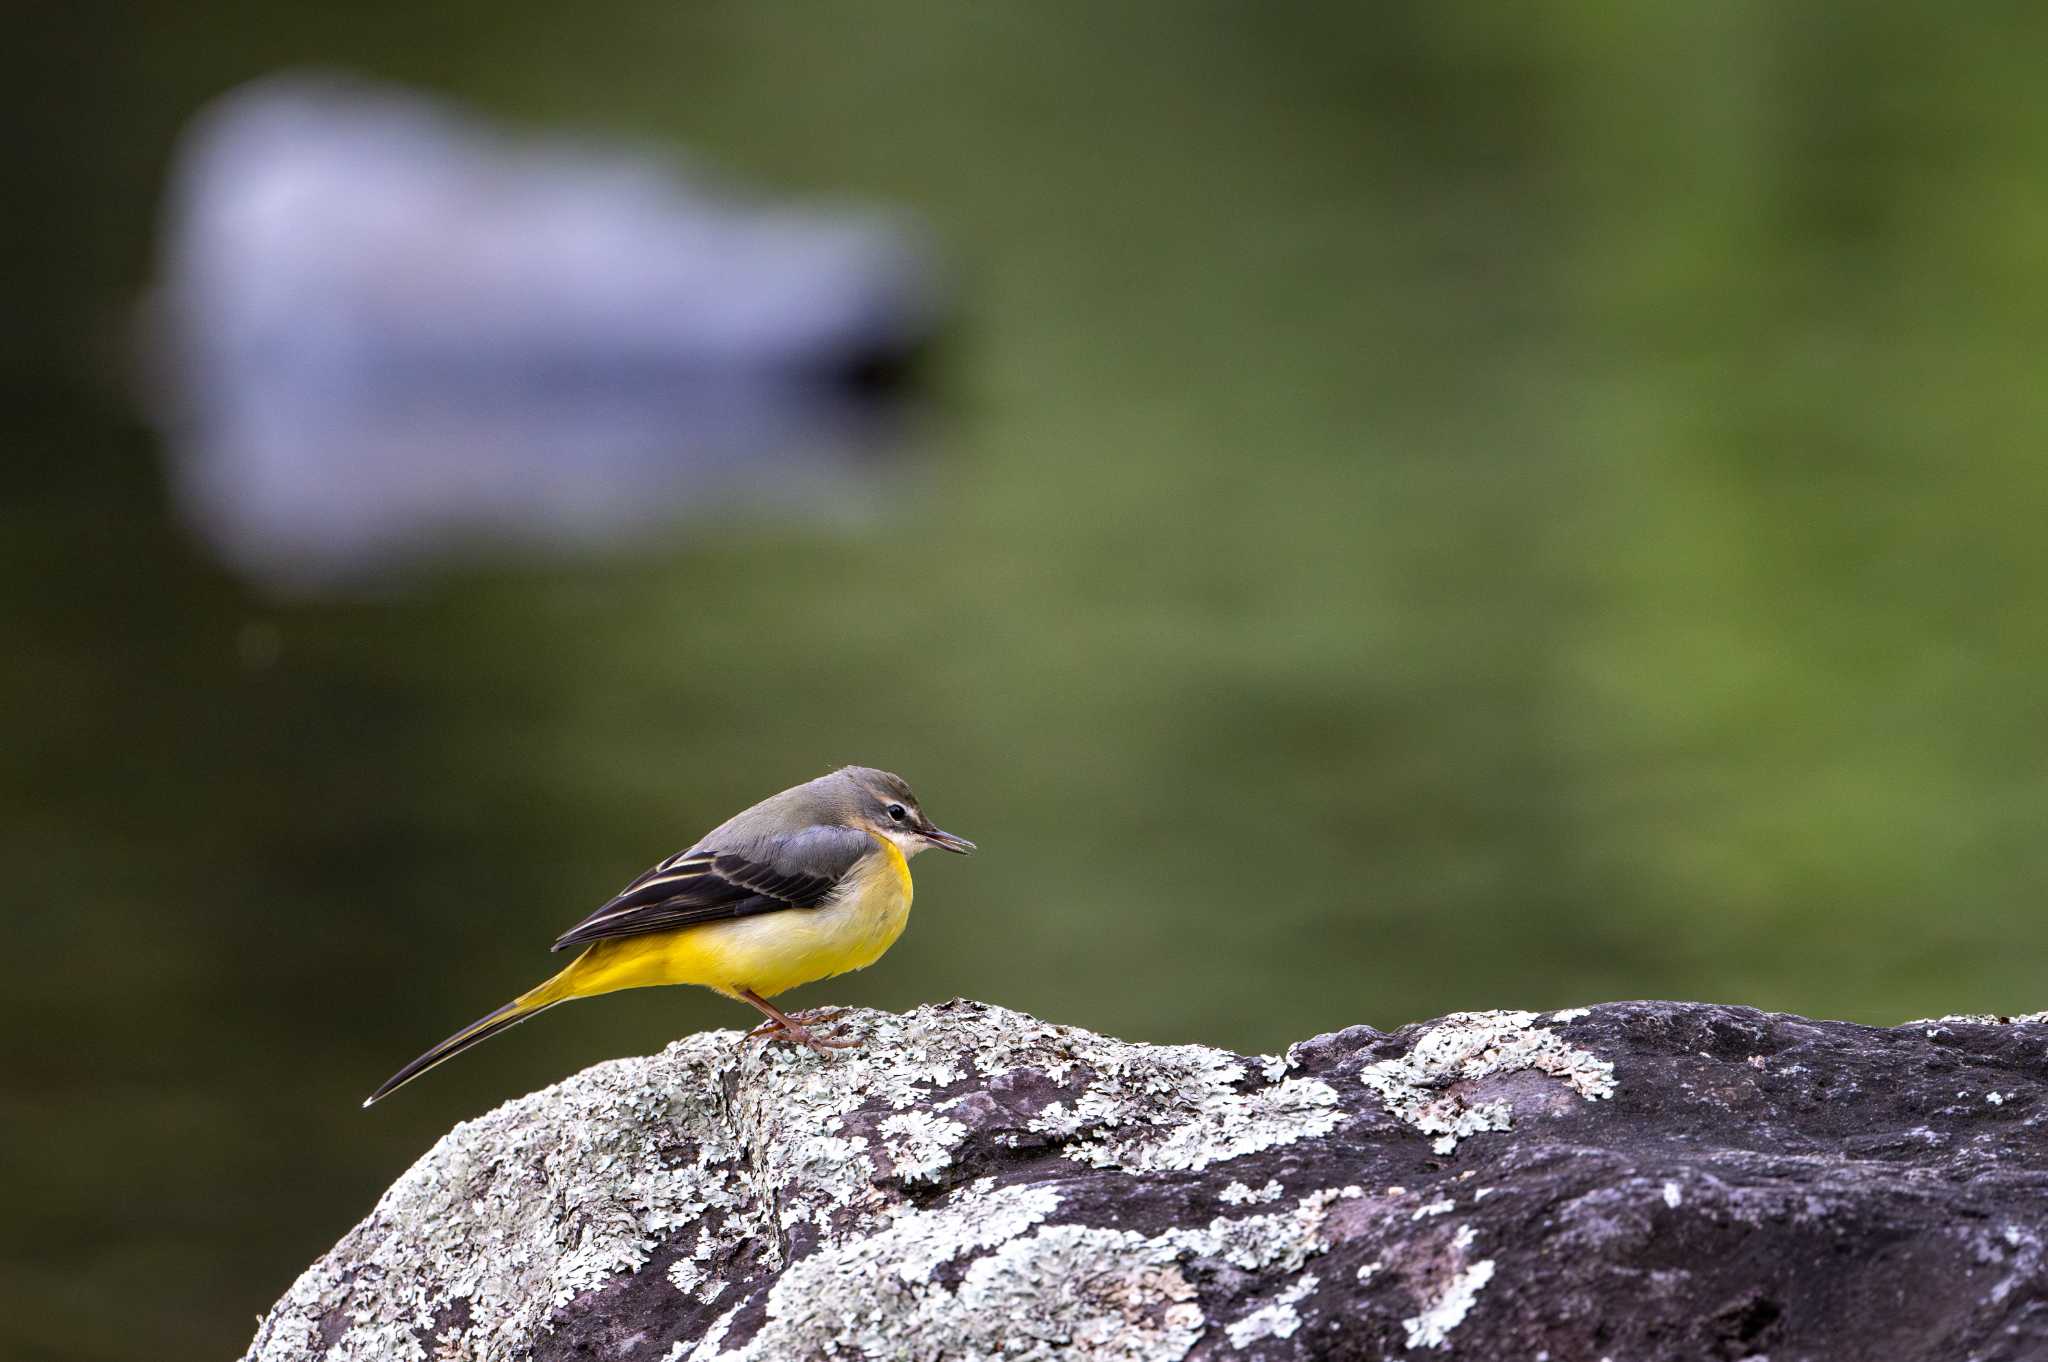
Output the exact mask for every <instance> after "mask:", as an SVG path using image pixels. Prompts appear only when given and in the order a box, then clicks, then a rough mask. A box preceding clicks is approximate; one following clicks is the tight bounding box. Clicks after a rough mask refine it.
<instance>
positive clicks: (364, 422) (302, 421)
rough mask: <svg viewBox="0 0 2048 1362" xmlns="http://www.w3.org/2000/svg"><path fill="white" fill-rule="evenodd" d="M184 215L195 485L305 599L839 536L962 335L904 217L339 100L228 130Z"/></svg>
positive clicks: (357, 92)
mask: <svg viewBox="0 0 2048 1362" xmlns="http://www.w3.org/2000/svg"><path fill="white" fill-rule="evenodd" d="M167 212H168V216H167V222H166V228H165V238H164V248H163V262H162V269H163V281H162V286H161V288H160V290H159V292H158V296H157V299H156V306H155V307H154V308H153V309H152V314H151V317H152V327H151V333H150V334H151V341H152V347H151V348H152V351H153V354H152V356H151V360H152V363H151V366H150V367H151V371H152V373H153V375H154V376H155V378H156V380H157V382H156V384H155V387H156V389H157V397H158V399H159V402H158V405H159V409H160V411H161V413H162V415H163V418H164V422H165V425H166V427H167V430H168V432H169V434H170V435H171V437H172V439H171V443H172V453H173V469H172V471H173V480H174V483H175V485H176V489H177V491H178V494H179V496H180V500H181V502H182V504H183V506H184V507H185V509H186V511H187V513H188V514H189V516H190V518H191V519H192V521H193V522H194V524H195V525H196V526H197V527H198V529H199V530H200V531H201V532H202V533H203V534H204V535H205V536H206V538H207V539H208V540H209V541H210V542H212V543H213V544H214V545H215V547H216V548H217V549H218V551H219V552H220V553H221V554H222V555H224V556H225V557H226V558H227V559H228V560H229V561H231V562H233V563H236V564H238V565H240V566H241V567H243V568H245V569H247V570H249V571H251V572H253V573H255V574H257V575H259V576H261V577H263V578H266V579H269V580H272V581H274V582H278V583H281V584H287V585H295V586H318V585H321V584H323V583H329V582H333V581H336V580H345V579H354V578H359V577H362V576H365V575H374V576H388V575H389V574H390V573H391V572H392V571H394V570H396V569H403V568H405V567H407V566H409V565H413V564H416V563H418V562H420V561H422V560H424V559H429V558H436V557H441V556H443V555H446V554H447V553H449V552H450V550H451V549H454V550H460V551H462V552H465V553H469V554H478V553H490V554H505V553H508V552H514V553H526V552H531V551H532V550H533V549H534V548H535V547H536V546H538V545H545V544H558V545H559V544H570V545H587V544H591V543H597V542H604V541H609V540H612V539H614V538H617V537H619V536H622V535H629V534H633V533H636V532H641V533H644V532H647V531H649V530H650V529H652V528H654V527H658V526H662V525H665V524H668V523H670V522H671V521H673V520H674V518H675V517H676V516H677V515H678V514H679V513H682V512H697V513H706V512H715V511H717V510H719V509H722V508H727V507H730V506H731V505H733V504H734V503H735V502H736V501H737V502H741V503H747V504H753V505H758V504H759V503H761V502H763V501H766V502H768V503H770V504H772V505H775V506H776V507H777V508H778V509H781V508H785V507H787V506H788V505H789V504H790V503H791V502H792V501H795V502H798V503H802V504H808V505H809V506H810V507H812V508H813V509H815V508H816V507H817V506H818V504H819V501H820V494H821V489H824V488H826V487H829V486H834V485H839V484H838V482H836V481H835V475H842V476H843V475H844V474H846V473H847V472H848V471H849V462H850V461H855V460H859V459H860V457H861V456H862V455H863V454H870V453H875V452H878V451H885V450H887V449H888V448H890V447H891V446H892V444H893V443H894V441H895V440H896V439H897V437H898V435H899V434H900V432H899V431H898V430H897V423H896V421H895V420H894V419H893V415H894V413H892V412H891V410H890V407H889V404H888V403H887V402H886V401H885V400H882V394H883V393H884V387H885V385H884V384H883V382H882V380H885V379H886V378H888V377H889V376H890V375H892V374H895V373H898V372H900V371H901V369H902V366H903V364H904V362H905V361H906V359H907V358H908V357H909V356H911V355H912V354H914V353H915V352H916V351H917V350H918V349H919V348H920V347H921V346H923V345H924V344H925V343H926V342H928V341H929V340H930V339H931V338H932V336H933V334H934V331H935V329H936V327H937V325H938V322H939V317H940V300H939V295H938V290H937V286H936V281H935V277H934V272H933V270H932V268H931V267H930V265H929V264H928V263H927V252H926V250H925V248H924V245H923V242H922V239H921V237H920V235H919V234H918V232H917V231H916V230H915V229H914V228H912V227H911V226H910V225H909V224H908V223H907V222H905V221H903V220H901V219H900V218H890V217H884V216H879V215H876V214H872V213H859V212H854V211H851V210H843V209H835V210H830V211H828V210H826V209H823V208H801V209H785V208H778V207H774V206H770V205H765V204H761V203H756V202H753V201H750V200H748V199H746V198H744V197H742V196H740V195H739V194H737V193H735V192H733V191H732V190H731V189H729V188H725V187H721V186H716V185H713V184H710V183H707V182H706V181H705V180H704V179H703V178H702V177H689V176H685V175H683V174H681V173H679V172H678V171H677V170H676V169H675V168H674V167H673V166H672V165H670V164H669V163H668V161H666V160H665V159H664V158H662V157H660V156H658V155H655V154H653V153H651V152H647V151H643V150H636V149H622V148H618V147H610V146H601V145H598V144H596V143H594V142H572V141H566V140H554V141H535V142H517V141H512V140H509V139H506V138H504V137H501V136H500V135H498V134H497V133H495V132H493V131H491V130H489V129H487V128H485V127H483V126H481V125H480V124H478V123H476V122H474V121H472V120H470V119H469V118H466V117H464V116H463V115H461V114H459V113H457V112H455V111H453V110H451V109H449V108H447V107H445V106H442V105H440V104H437V103H435V102H433V101H430V100H428V99H425V98H422V97H419V96H415V95H409V94H404V93H399V92H395V91H392V90H389V89H383V88H378V87H373V86H367V85H361V84H352V83H348V82H345V81H342V80H338V79H326V78H315V77H306V76H290V77H278V78H274V79H271V80H267V81H264V82H261V83H258V84H256V85H253V86H250V87H248V88H245V89H243V90H241V91H238V92H236V93H234V94H231V95H229V96H227V97H225V98H224V99H222V100H220V101H219V102H218V103H216V104H215V105H214V106H213V107H211V108H210V109H208V110H207V111H206V112H204V113H203V114H202V115H201V116H200V117H199V118H198V120H197V121H196V122H195V124H194V126H193V127H192V128H191V129H190V130H189V131H188V133H187V134H186V137H185V141H184V146H183V149H182V151H181V154H180V155H179V157H178V159H177V164H176V168H175V171H174V173H173V176H172V180H171V186H170V193H169V202H168V210H167Z"/></svg>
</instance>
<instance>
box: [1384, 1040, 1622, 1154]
mask: <svg viewBox="0 0 2048 1362" xmlns="http://www.w3.org/2000/svg"><path fill="white" fill-rule="evenodd" d="M1537 1015H1538V1014H1537V1013H1534V1012H1453V1013H1451V1014H1450V1015H1449V1016H1447V1017H1445V1018H1444V1019H1443V1020H1441V1021H1439V1022H1437V1023H1436V1024H1435V1025H1434V1026H1432V1027H1431V1028H1430V1029H1429V1030H1428V1031H1426V1032H1424V1033H1423V1036H1422V1038H1421V1039H1420V1040H1418V1041H1416V1042H1415V1044H1414V1046H1413V1047H1412V1048H1411V1049H1410V1050H1409V1051H1408V1053H1407V1054H1405V1055H1402V1056H1401V1057H1400V1058H1398V1059H1385V1060H1381V1061H1380V1062H1379V1063H1377V1064H1371V1065H1368V1066H1367V1067H1366V1068H1364V1069H1363V1070H1361V1071H1360V1073H1359V1075H1358V1077H1359V1081H1360V1082H1362V1083H1364V1084H1365V1085H1366V1086H1367V1087H1369V1088H1371V1089H1372V1090H1373V1091H1374V1092H1377V1093H1378V1094H1379V1095H1380V1100H1381V1101H1382V1102H1384V1103H1385V1104H1386V1109H1387V1112H1388V1114H1389V1115H1392V1116H1395V1117H1397V1118H1399V1119H1400V1120H1402V1121H1405V1122H1407V1123H1408V1124H1409V1125H1411V1126H1414V1127H1415V1128H1416V1129H1417V1130H1420V1131H1422V1132H1423V1133H1424V1134H1427V1135H1434V1136H1436V1137H1437V1138H1436V1139H1435V1141H1434V1142H1433V1147H1434V1148H1435V1150H1436V1152H1437V1153H1439V1154H1448V1153H1450V1152H1451V1151H1452V1150H1453V1149H1455V1148H1457V1145H1458V1141H1459V1140H1461V1139H1464V1138H1465V1137H1466V1136H1468V1135H1475V1134H1477V1133H1479V1132H1480V1131H1484V1130H1507V1129H1509V1128H1510V1127H1511V1126H1512V1125H1513V1123H1514V1108H1513V1107H1512V1105H1511V1104H1510V1103H1508V1102H1507V1101H1505V1100H1501V1099H1491V1100H1487V1099H1480V1100H1474V1099H1472V1098H1471V1097H1469V1096H1467V1095H1466V1094H1465V1093H1464V1092H1462V1091H1460V1090H1458V1089H1457V1088H1455V1087H1453V1086H1452V1085H1453V1084H1456V1083H1458V1082H1461V1081H1470V1080H1474V1079H1481V1078H1485V1077H1487V1076H1489V1075H1492V1074H1507V1073H1515V1072H1519V1071H1523V1070H1534V1071H1536V1072H1538V1073H1544V1074H1549V1075H1550V1076H1551V1077H1553V1078H1556V1079H1560V1080H1562V1081H1563V1082H1564V1083H1565V1084H1567V1085H1568V1086H1569V1087H1570V1088H1571V1089H1572V1090H1573V1091H1574V1092H1576V1093H1578V1094H1579V1095H1580V1096H1581V1097H1584V1098H1586V1099H1588V1100H1598V1099H1600V1098H1603V1097H1611V1096H1613V1095H1614V1065H1612V1064H1611V1063H1609V1062H1608V1061H1606V1060H1604V1059H1601V1058H1599V1057H1598V1056H1596V1055H1593V1054H1591V1053H1590V1052H1588V1051H1585V1050H1581V1049H1579V1048H1577V1047H1576V1046H1573V1045H1570V1044H1567V1043H1566V1042H1565V1040H1564V1038H1563V1037H1561V1036H1559V1035H1558V1034H1557V1033H1556V1032H1555V1031H1552V1030H1550V1029H1549V1028H1548V1027H1543V1026H1538V1025H1536V1024H1535V1023H1536V1018H1537ZM1560 1015H1562V1014H1560Z"/></svg>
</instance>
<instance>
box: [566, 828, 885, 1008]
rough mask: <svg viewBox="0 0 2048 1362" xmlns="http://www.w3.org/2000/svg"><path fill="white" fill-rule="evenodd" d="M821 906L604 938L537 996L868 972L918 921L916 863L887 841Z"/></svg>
mask: <svg viewBox="0 0 2048 1362" xmlns="http://www.w3.org/2000/svg"><path fill="white" fill-rule="evenodd" d="M875 840H876V841H877V842H878V843H880V844H881V847H882V854H881V855H879V856H871V857H868V858H867V859H866V860H864V861H862V862H861V864H860V866H859V867H858V868H857V869H855V871H854V872H853V874H852V875H851V876H849V877H848V878H847V881H846V883H845V885H844V886H843V887H842V888H841V889H840V890H839V892H838V893H837V894H835V895H834V896H833V897H832V898H831V899H830V900H829V901H828V902H826V903H825V904H823V905H822V906H820V907H817V908H792V909H788V910H786V911H783V912H777V913H764V914H762V915H761V916H759V917H745V918H735V919H734V920H732V921H730V922H708V923H705V924H704V925H702V926H698V927H686V928H684V929H683V930H682V931H679V932H666V933H662V934H660V935H655V936H632V937H623V938H619V939H616V940H611V941H600V942H598V943H597V944H596V945H594V946H592V947H591V948H590V949H589V950H587V951H585V952H584V953H583V954H582V955H581V956H579V957H577V959H576V961H575V963H574V964H572V965H570V966H569V968H567V969H565V970H563V971H562V972H561V973H560V974H558V975H556V976H555V977H554V978H553V979H551V980H549V981H548V982H547V983H546V984H543V985H541V987H540V988H539V989H536V990H534V993H535V994H541V993H543V992H546V993H548V994H550V995H551V997H549V998H545V999H543V998H536V999H535V1000H536V1001H553V1000H556V999H561V998H587V997H589V996H591V995H592V994H595V993H611V992H613V991H615V990H617V989H622V988H646V987H649V986H650V985H654V984H701V985H703V986H704V987H706V988H714V989H717V990H718V991H719V992H720V993H723V994H726V995H728V996H732V995H735V994H737V993H738V992H739V991H740V990H741V989H752V990H753V991H754V992H756V993H758V994H760V995H761V996H762V997H764V998H771V997H773V996H775V995H776V994H778V993H782V992H785V991H787V990H789V989H792V988H795V987H796V986H797V985H799V984H808V983H810V982H811V981H812V980H814V979H825V978H829V977H831V976H832V975H835V974H844V973H846V972H847V971H848V970H856V969H864V968H866V967H867V966H869V965H872V964H874V963H875V961H877V960H879V959H881V958H882V953H883V952H884V951H886V950H888V949H889V947H891V946H893V945H894V944H896V938H897V937H899V936H901V935H902V934H903V927H904V924H905V923H906V922H908V921H909V920H910V896H911V886H910V866H909V864H908V863H907V862H905V860H904V859H903V853H902V852H901V851H898V850H897V849H896V846H895V844H894V843H892V842H889V841H887V840H886V839H884V838H880V837H877V838H875Z"/></svg>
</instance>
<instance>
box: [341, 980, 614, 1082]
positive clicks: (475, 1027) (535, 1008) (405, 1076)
mask: <svg viewBox="0 0 2048 1362" xmlns="http://www.w3.org/2000/svg"><path fill="white" fill-rule="evenodd" d="M575 968H576V966H575V965H573V964H572V965H570V966H569V968H568V969H565V970H563V971H562V972H561V973H560V974H557V975H556V976H555V977H554V978H552V979H550V980H548V981H547V982H546V983H544V984H542V985H540V986H539V987H538V988H530V989H528V990H527V991H526V992H524V993H522V994H520V995H519V996H518V997H516V998H514V999H513V1000H512V1001H511V1002H509V1003H506V1004H505V1005H504V1006H503V1007H501V1008H499V1009H498V1010H497V1011H495V1012H493V1013H491V1014H490V1015H489V1016H485V1017H479V1018H477V1019H476V1020H475V1021H473V1022H471V1023H470V1024H469V1025H467V1026H465V1027H463V1028H462V1029H461V1030H460V1031H457V1032H456V1033H455V1034H454V1035H452V1036H450V1037H448V1039H446V1040H444V1041H442V1042H441V1043H440V1044H439V1045H436V1046H435V1047H434V1048H433V1049H431V1050H429V1051H427V1052H426V1053H425V1054H423V1055H421V1056H420V1057H419V1058H418V1059H416V1060H414V1061H413V1062H412V1063H410V1064H408V1065H406V1066H405V1067H404V1068H403V1069H400V1070H399V1071H398V1072H397V1073H395V1074H393V1075H391V1077H389V1078H387V1079H385V1080H384V1082H383V1083H382V1084H381V1085H380V1086H379V1087H378V1089H377V1091H375V1092H373V1093H371V1094H370V1095H369V1096H368V1097H366V1098H364V1099H363V1105H364V1106H366V1107H367V1106H369V1105H371V1104H372V1103H374V1102H381V1101H383V1100H384V1099H385V1098H387V1097H389V1096H390V1095H391V1094H392V1093H394V1092H397V1091H398V1090H399V1089H400V1088H402V1087H404V1086H405V1085H406V1084H408V1083H410V1082H412V1081H413V1080H414V1079H415V1078H418V1077H419V1076H420V1075H421V1074H423V1073H425V1072H426V1071H427V1070H429V1069H431V1068H433V1067H434V1066H435V1065H436V1064H439V1063H441V1062H442V1061H444V1060H449V1059H453V1058H455V1056H457V1055H459V1054H461V1053H462V1052H463V1051H464V1050H467V1049H468V1048H469V1047H470V1046H472V1045H479V1044H482V1043H483V1042H484V1041H487V1040H489V1039H490V1038H491V1037H492V1036H495V1035H497V1034H498V1033H499V1032H500V1031H506V1030H510V1029H511V1028H512V1027H515V1026H517V1025H519V1023H521V1022H523V1021H525V1020H526V1019H527V1018H528V1017H536V1016H539V1015H540V1014H541V1013H543V1012H545V1011H547V1010H548V1009H549V1008H551V1007H553V1006H554V1005H555V1004H557V1003H566V1002H568V1001H569V999H570V998H572V997H574V996H576V995H575V994H574V993H572V992H570V990H569V988H568V987H567V984H568V976H569V975H570V974H571V973H572V972H573V971H574V970H575Z"/></svg>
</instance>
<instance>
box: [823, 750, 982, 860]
mask: <svg viewBox="0 0 2048 1362" xmlns="http://www.w3.org/2000/svg"><path fill="white" fill-rule="evenodd" d="M832 775H833V777H835V778H838V779H841V780H844V781H845V782H846V784H847V786H848V787H849V793H850V795H851V799H850V800H849V803H848V807H847V810H846V823H847V826H849V827H856V828H859V829H861V830H862V831H863V832H871V833H873V834H874V835H875V836H877V837H882V838H886V839H887V840H889V841H891V842H893V843H895V844H896V849H897V850H898V851H901V852H902V853H903V854H904V855H905V856H915V855H917V853H918V852H920V851H923V850H924V849H925V848H926V847H942V848H944V849H945V850H947V851H953V852H958V853H959V854H960V855H962V856H965V855H966V854H967V853H968V852H970V851H972V850H974V843H972V842H970V841H968V840H967V839H966V838H965V837H956V836H954V835H953V834H952V833H950V832H947V831H945V830H944V829H943V828H940V827H938V826H936V825H935V824H934V823H933V822H932V820H931V819H929V818H926V817H925V816H924V810H923V809H922V808H920V807H919V806H918V802H917V795H916V794H915V793H914V792H912V790H911V788H910V786H909V784H908V783H907V782H906V781H905V780H904V779H903V777H902V776H899V775H892V774H891V773H890V772H888V771H878V770H876V769H875V768H874V767H872V766H846V767H842V768H840V769H839V770H837V771H834V772H833V773H832Z"/></svg>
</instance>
